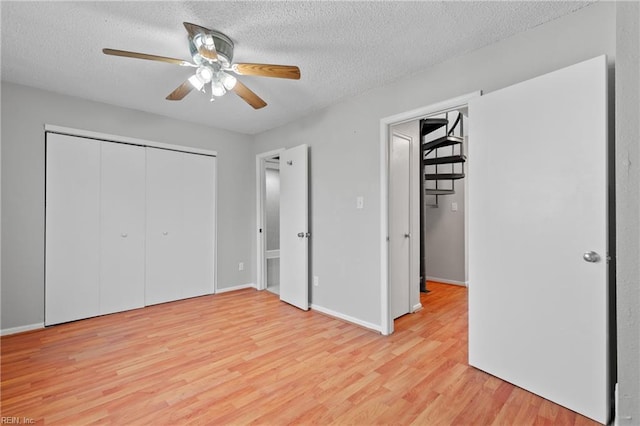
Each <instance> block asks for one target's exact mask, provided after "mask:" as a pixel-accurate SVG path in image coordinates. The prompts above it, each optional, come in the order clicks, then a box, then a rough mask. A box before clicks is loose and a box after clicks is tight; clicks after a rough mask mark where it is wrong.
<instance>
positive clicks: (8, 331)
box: [0, 322, 44, 336]
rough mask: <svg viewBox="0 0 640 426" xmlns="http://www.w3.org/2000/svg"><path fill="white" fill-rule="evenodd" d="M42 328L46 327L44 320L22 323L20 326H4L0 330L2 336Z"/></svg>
mask: <svg viewBox="0 0 640 426" xmlns="http://www.w3.org/2000/svg"><path fill="white" fill-rule="evenodd" d="M40 328H44V323H43V322H39V323H37V324H29V325H21V326H20V327H11V328H3V329H2V330H0V336H7V335H9V334H16V333H23V332H25V331H31V330H38V329H40Z"/></svg>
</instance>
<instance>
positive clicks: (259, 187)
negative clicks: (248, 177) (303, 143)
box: [256, 148, 285, 290]
mask: <svg viewBox="0 0 640 426" xmlns="http://www.w3.org/2000/svg"><path fill="white" fill-rule="evenodd" d="M284 150H285V149H284V148H278V149H274V150H272V151H267V152H263V153H260V154H257V155H256V288H257V289H258V290H265V289H266V288H267V280H266V277H265V273H266V261H265V251H266V240H265V238H264V235H265V234H264V232H261V231H262V230H264V225H265V221H266V219H265V211H264V209H265V201H264V198H265V186H264V185H265V169H266V163H267V162H268V160H269V159H271V158H273V157H275V156H277V155H280V154H281V153H282V152H283V151H284Z"/></svg>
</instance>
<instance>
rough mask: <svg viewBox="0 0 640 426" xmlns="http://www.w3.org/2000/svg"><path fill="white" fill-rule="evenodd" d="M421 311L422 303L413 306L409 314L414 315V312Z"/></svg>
mask: <svg viewBox="0 0 640 426" xmlns="http://www.w3.org/2000/svg"><path fill="white" fill-rule="evenodd" d="M421 310H422V303H418V304H416V305H413V309H412V311H411V313H416V312H418V311H421Z"/></svg>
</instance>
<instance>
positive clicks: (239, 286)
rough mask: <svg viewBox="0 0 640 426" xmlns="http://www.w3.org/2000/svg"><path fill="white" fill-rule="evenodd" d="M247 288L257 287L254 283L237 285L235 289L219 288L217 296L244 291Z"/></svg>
mask: <svg viewBox="0 0 640 426" xmlns="http://www.w3.org/2000/svg"><path fill="white" fill-rule="evenodd" d="M245 288H256V285H255V284H254V283H248V284H240V285H236V286H233V287H225V288H219V289H217V290H216V294H218V293H226V292H228V291H236V290H244V289H245Z"/></svg>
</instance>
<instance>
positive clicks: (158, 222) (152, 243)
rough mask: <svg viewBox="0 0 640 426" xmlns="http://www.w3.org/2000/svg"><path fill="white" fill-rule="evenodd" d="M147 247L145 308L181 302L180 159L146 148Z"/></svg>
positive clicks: (177, 156) (169, 152) (179, 154)
mask: <svg viewBox="0 0 640 426" xmlns="http://www.w3.org/2000/svg"><path fill="white" fill-rule="evenodd" d="M146 156H147V169H146V170H147V172H146V176H147V180H146V184H147V212H146V213H147V214H146V218H147V223H146V225H147V246H146V264H145V265H146V277H145V304H147V305H154V304H157V303H164V302H169V301H171V300H178V299H180V298H181V290H180V284H181V282H182V280H183V276H182V271H183V269H184V268H183V252H182V250H181V247H182V238H183V235H182V234H183V231H182V208H183V206H182V180H183V176H182V156H181V153H179V152H175V151H169V150H165V149H155V148H147V150H146Z"/></svg>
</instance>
